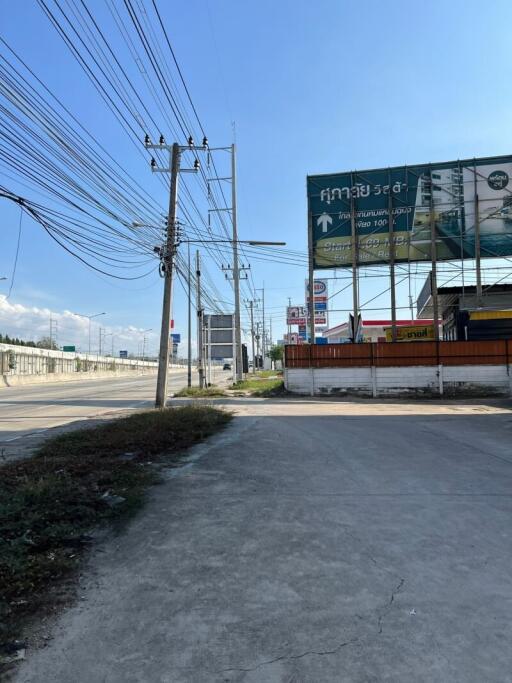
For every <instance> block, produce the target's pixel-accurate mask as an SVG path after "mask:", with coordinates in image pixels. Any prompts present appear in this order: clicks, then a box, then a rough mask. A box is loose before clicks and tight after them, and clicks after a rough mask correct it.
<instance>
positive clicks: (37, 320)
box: [0, 295, 158, 355]
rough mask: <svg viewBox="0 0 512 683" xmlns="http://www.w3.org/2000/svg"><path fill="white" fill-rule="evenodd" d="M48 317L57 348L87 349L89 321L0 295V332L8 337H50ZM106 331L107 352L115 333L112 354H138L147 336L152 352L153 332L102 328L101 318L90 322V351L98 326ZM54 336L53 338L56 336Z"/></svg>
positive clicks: (94, 346) (96, 339) (96, 340)
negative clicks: (126, 352)
mask: <svg viewBox="0 0 512 683" xmlns="http://www.w3.org/2000/svg"><path fill="white" fill-rule="evenodd" d="M50 317H51V319H52V333H53V335H54V338H56V339H57V343H58V344H59V345H63V344H74V345H75V346H76V347H77V351H87V349H88V346H89V321H88V320H87V318H83V317H80V316H78V315H76V314H75V313H73V312H71V311H53V310H51V309H49V308H38V307H37V306H24V305H23V304H15V303H11V301H8V300H7V298H6V297H5V296H3V295H0V333H1V334H8V335H9V336H10V337H20V338H22V339H25V340H33V341H37V340H39V339H40V338H41V337H48V336H49V335H50ZM100 324H101V326H102V328H105V330H106V338H105V340H104V341H103V342H102V346H103V348H104V349H105V350H106V352H107V353H108V352H110V351H111V349H112V337H111V336H110V335H111V334H112V333H113V334H114V353H115V355H117V353H118V350H119V349H127V350H128V351H130V352H132V353H137V352H140V350H141V348H142V340H143V337H144V336H145V337H146V349H145V350H146V354H147V353H155V352H156V348H157V345H158V335H157V334H156V333H155V332H146V333H145V335H143V334H142V332H143V329H142V328H139V327H136V326H134V325H129V326H128V327H119V326H108V325H103V322H102V319H101V318H96V319H95V320H92V323H91V351H93V352H97V350H98V346H99V327H100ZM55 335H56V336H55Z"/></svg>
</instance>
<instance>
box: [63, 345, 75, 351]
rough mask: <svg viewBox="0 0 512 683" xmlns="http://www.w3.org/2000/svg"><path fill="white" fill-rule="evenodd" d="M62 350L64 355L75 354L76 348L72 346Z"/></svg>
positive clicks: (64, 347)
mask: <svg viewBox="0 0 512 683" xmlns="http://www.w3.org/2000/svg"><path fill="white" fill-rule="evenodd" d="M62 350H63V351H65V352H66V353H75V352H76V347H75V346H74V345H70V346H63V347H62Z"/></svg>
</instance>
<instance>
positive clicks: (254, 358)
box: [249, 301, 256, 375]
mask: <svg viewBox="0 0 512 683" xmlns="http://www.w3.org/2000/svg"><path fill="white" fill-rule="evenodd" d="M249 309H250V311H251V351H252V374H253V375H254V374H255V373H256V355H255V351H254V301H249Z"/></svg>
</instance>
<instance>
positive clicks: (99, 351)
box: [98, 325, 103, 356]
mask: <svg viewBox="0 0 512 683" xmlns="http://www.w3.org/2000/svg"><path fill="white" fill-rule="evenodd" d="M102 335H103V329H102V327H101V325H100V327H99V340H98V356H101V337H102Z"/></svg>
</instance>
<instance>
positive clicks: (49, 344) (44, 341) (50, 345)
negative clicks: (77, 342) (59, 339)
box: [37, 337, 59, 351]
mask: <svg viewBox="0 0 512 683" xmlns="http://www.w3.org/2000/svg"><path fill="white" fill-rule="evenodd" d="M37 347H38V348H39V349H51V350H52V351H58V350H59V347H58V346H57V344H56V343H55V340H54V339H50V337H41V339H40V340H39V341H38V342H37Z"/></svg>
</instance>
